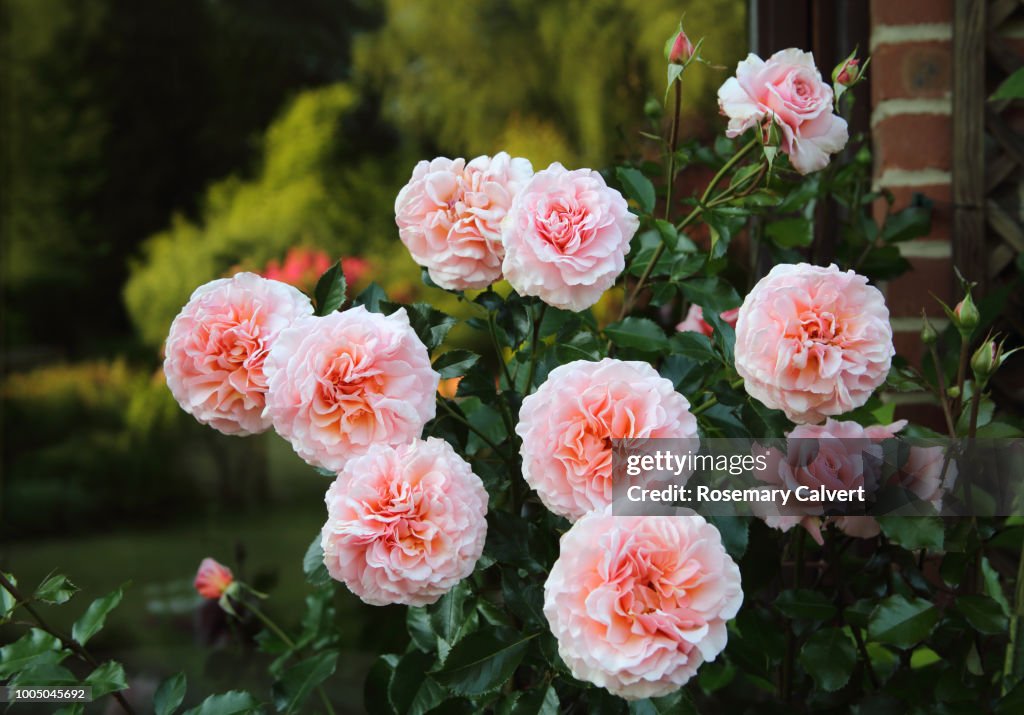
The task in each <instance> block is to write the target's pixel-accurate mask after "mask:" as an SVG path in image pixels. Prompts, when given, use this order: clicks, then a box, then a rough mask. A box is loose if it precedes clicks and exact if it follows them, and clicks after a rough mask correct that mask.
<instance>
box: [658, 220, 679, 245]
mask: <svg viewBox="0 0 1024 715" xmlns="http://www.w3.org/2000/svg"><path fill="white" fill-rule="evenodd" d="M654 227H655V229H657V231H658V235H659V236H660V237H661V240H662V242H663V243H664V244H665V247H666V248H667V249H668V250H670V251H674V250H676V246H678V245H679V230H678V229H677V228H676V227H675V224H673V223H672V222H671V221H666V220H664V219H660V218H659V219H655V221H654Z"/></svg>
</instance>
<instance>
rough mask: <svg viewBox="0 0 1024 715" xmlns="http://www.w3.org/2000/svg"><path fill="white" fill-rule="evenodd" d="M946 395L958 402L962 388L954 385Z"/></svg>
mask: <svg viewBox="0 0 1024 715" xmlns="http://www.w3.org/2000/svg"><path fill="white" fill-rule="evenodd" d="M946 394H947V395H949V397H950V399H951V400H957V399H959V398H960V388H959V387H957V386H956V385H952V386H950V388H949V389H948V390H946Z"/></svg>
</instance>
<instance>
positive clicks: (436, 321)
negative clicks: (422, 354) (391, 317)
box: [397, 303, 456, 350]
mask: <svg viewBox="0 0 1024 715" xmlns="http://www.w3.org/2000/svg"><path fill="white" fill-rule="evenodd" d="M397 307H398V308H401V307H404V308H405V312H406V315H408V316H409V324H410V325H411V326H412V329H413V330H414V331H416V335H417V336H419V339H420V340H421V341H422V342H423V344H424V345H426V346H427V350H433V349H434V348H436V347H437V346H438V345H440V344H441V343H443V342H444V339H445V337H446V336H447V335H448V331H449V330H451V329H452V327H454V325H455V323H456V320H455V318H453V317H452V316H450V315H447V314H445V313H442V312H441V311H440V310H438V309H437V308H434V307H433V306H431V305H428V304H427V303H414V304H412V305H408V306H397Z"/></svg>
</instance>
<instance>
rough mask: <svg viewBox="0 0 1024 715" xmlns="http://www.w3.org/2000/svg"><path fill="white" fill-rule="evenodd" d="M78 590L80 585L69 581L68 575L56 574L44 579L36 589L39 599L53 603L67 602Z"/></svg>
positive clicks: (36, 595)
mask: <svg viewBox="0 0 1024 715" xmlns="http://www.w3.org/2000/svg"><path fill="white" fill-rule="evenodd" d="M77 592H78V587H77V586H75V584H73V583H71V582H70V581H68V579H67V577H66V576H63V575H61V574H56V575H54V576H50V577H49V578H48V579H46V580H45V581H43V582H42V583H41V584H40V585H39V588H37V589H36V594H35V597H36V599H37V600H39V601H43V602H45V603H52V604H55V605H56V604H61V603H66V602H67V601H69V600H70V599H71V597H72V596H74V595H75V594H76V593H77Z"/></svg>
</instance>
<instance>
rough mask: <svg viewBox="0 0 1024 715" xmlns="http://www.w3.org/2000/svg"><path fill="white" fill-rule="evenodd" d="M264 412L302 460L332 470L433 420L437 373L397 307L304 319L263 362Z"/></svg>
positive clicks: (408, 435) (416, 432)
mask: <svg viewBox="0 0 1024 715" xmlns="http://www.w3.org/2000/svg"><path fill="white" fill-rule="evenodd" d="M266 372H267V376H268V380H269V387H270V392H269V394H268V396H267V408H266V414H267V415H268V416H269V417H270V418H271V419H272V420H273V423H274V429H276V430H277V432H278V434H280V435H281V436H282V437H284V438H285V439H287V440H289V441H290V442H291V443H292V447H293V448H294V449H295V451H296V452H297V453H298V454H299V456H300V457H302V458H303V459H304V460H306V461H307V462H309V463H310V464H312V465H314V466H317V467H322V468H324V469H329V470H331V471H338V470H339V469H341V468H342V467H343V466H344V465H345V462H346V460H348V459H349V458H351V457H353V456H355V455H358V454H363V453H365V452H366V451H367V450H368V449H369V448H370V446H371V445H372V444H374V443H382V444H389V445H393V446H394V445H399V444H404V443H406V442H408V441H410V440H412V439H414V438H416V437H419V435H420V432H421V431H422V430H423V426H424V425H425V424H426V423H427V422H428V421H430V420H431V419H433V417H434V409H435V399H436V397H435V394H434V393H435V392H436V391H437V385H438V381H439V380H440V376H439V375H438V374H437V373H436V372H434V370H433V369H432V368H431V366H430V357H429V355H428V354H427V348H426V346H425V345H424V344H423V343H422V342H420V339H419V338H418V337H417V336H416V333H415V332H413V329H412V328H411V327H410V326H409V318H408V316H407V315H406V313H405V309H404V308H399V309H398V310H397V311H395V312H394V313H392V314H391V315H389V316H383V315H380V314H379V313H371V312H369V311H368V310H366V308H364V307H363V306H357V307H355V308H352V309H351V310H346V311H345V312H342V313H331V314H330V315H327V316H324V317H322V318H307V319H305V320H303V321H300V322H299V323H296V324H295V325H294V326H293V327H292V328H289V329H288V330H285V331H284V332H282V333H281V335H280V336H279V337H278V340H277V342H276V343H275V345H274V349H273V350H272V351H271V352H270V355H269V357H268V358H267V363H266Z"/></svg>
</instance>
